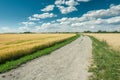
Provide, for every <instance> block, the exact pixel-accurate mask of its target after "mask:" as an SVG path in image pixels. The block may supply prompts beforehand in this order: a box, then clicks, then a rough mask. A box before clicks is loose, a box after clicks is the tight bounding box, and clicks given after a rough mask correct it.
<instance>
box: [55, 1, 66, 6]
mask: <svg viewBox="0 0 120 80" xmlns="http://www.w3.org/2000/svg"><path fill="white" fill-rule="evenodd" d="M55 4H56V5H61V4H65V0H56V1H55Z"/></svg>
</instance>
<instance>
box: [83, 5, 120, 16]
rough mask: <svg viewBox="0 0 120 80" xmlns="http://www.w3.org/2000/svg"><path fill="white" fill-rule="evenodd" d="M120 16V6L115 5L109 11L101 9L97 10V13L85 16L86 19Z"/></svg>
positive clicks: (92, 12)
mask: <svg viewBox="0 0 120 80" xmlns="http://www.w3.org/2000/svg"><path fill="white" fill-rule="evenodd" d="M118 15H120V5H117V6H115V5H113V6H111V7H110V8H109V9H101V10H95V11H89V12H87V13H86V14H84V15H83V16H84V17H88V18H91V17H92V18H108V17H113V16H118Z"/></svg>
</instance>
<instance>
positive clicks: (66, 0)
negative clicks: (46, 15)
mask: <svg viewBox="0 0 120 80" xmlns="http://www.w3.org/2000/svg"><path fill="white" fill-rule="evenodd" d="M88 1H89V0H56V1H55V5H56V7H58V9H59V10H60V12H61V13H62V14H68V13H71V12H73V11H77V8H76V6H77V5H79V2H88Z"/></svg>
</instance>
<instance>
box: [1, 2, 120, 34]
mask: <svg viewBox="0 0 120 80" xmlns="http://www.w3.org/2000/svg"><path fill="white" fill-rule="evenodd" d="M85 30H91V31H97V30H107V31H113V30H118V31H120V0H0V33H4V32H24V31H33V32H54V31H61V32H62V31H64V32H66V31H72V32H74V31H85Z"/></svg>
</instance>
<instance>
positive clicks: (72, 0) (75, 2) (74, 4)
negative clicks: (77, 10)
mask: <svg viewBox="0 0 120 80" xmlns="http://www.w3.org/2000/svg"><path fill="white" fill-rule="evenodd" d="M65 4H66V5H68V6H76V5H78V4H79V3H78V2H77V1H75V0H68V1H66V2H65Z"/></svg>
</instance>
